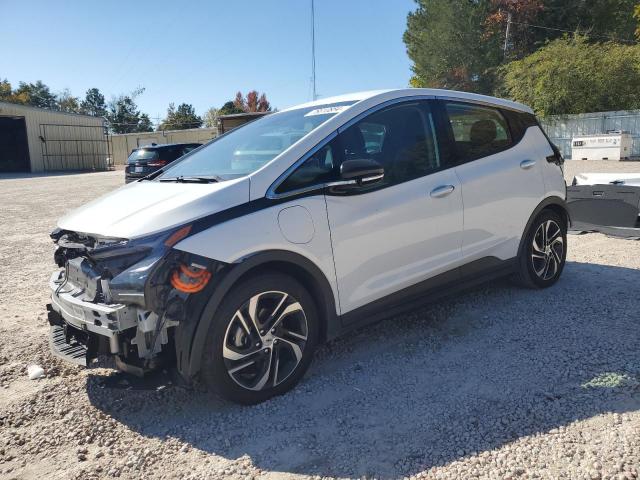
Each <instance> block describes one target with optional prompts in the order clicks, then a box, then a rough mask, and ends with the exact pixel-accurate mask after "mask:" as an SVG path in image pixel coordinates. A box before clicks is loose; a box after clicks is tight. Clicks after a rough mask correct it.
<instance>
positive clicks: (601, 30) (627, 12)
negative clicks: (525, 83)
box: [534, 0, 638, 47]
mask: <svg viewBox="0 0 640 480" xmlns="http://www.w3.org/2000/svg"><path fill="white" fill-rule="evenodd" d="M637 3H638V0H589V1H588V2H587V1H585V0H544V9H543V10H542V12H541V13H540V15H539V17H538V21H537V22H536V23H539V24H541V25H543V26H545V27H549V28H558V29H563V30H569V31H571V32H576V33H580V34H582V35H585V36H587V37H588V39H589V41H594V42H601V41H603V40H608V39H610V40H613V41H616V40H617V41H620V40H622V41H624V42H626V41H633V34H634V31H635V28H636V22H635V21H634V18H633V12H634V8H635V6H636V4H637ZM534 31H535V34H536V36H537V46H538V47H540V46H542V45H544V43H545V42H546V41H547V40H552V39H556V38H561V37H562V36H563V35H564V33H563V32H560V31H555V30H544V29H534Z"/></svg>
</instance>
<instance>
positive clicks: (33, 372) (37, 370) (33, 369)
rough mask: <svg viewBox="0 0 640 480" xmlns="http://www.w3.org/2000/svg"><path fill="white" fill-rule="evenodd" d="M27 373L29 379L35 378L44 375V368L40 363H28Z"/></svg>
mask: <svg viewBox="0 0 640 480" xmlns="http://www.w3.org/2000/svg"><path fill="white" fill-rule="evenodd" d="M27 375H29V380H37V379H38V378H42V377H44V368H42V367H41V366H40V365H29V366H28V367H27Z"/></svg>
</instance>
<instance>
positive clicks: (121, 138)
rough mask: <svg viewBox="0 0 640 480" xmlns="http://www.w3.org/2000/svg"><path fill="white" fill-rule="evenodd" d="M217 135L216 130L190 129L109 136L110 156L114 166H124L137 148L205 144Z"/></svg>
mask: <svg viewBox="0 0 640 480" xmlns="http://www.w3.org/2000/svg"><path fill="white" fill-rule="evenodd" d="M217 135H218V129H217V128H190V129H187V130H158V131H156V132H140V133H121V134H115V135H111V147H110V150H111V154H112V158H113V160H114V164H115V165H124V164H125V163H127V158H128V157H129V154H130V153H131V150H134V149H136V148H138V147H144V146H145V145H152V144H154V143H155V144H156V145H164V144H167V143H207V142H208V141H209V140H211V139H212V138H215V137H216V136H217Z"/></svg>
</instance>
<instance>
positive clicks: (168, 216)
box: [58, 177, 249, 239]
mask: <svg viewBox="0 0 640 480" xmlns="http://www.w3.org/2000/svg"><path fill="white" fill-rule="evenodd" d="M248 201H249V179H248V178H247V177H245V178H241V179H237V180H229V181H225V182H220V183H207V184H198V183H173V182H162V183H161V182H154V181H143V182H134V183H130V184H128V185H126V186H124V187H121V188H119V189H117V190H114V191H113V192H111V193H108V194H106V195H103V196H102V197H99V198H97V199H95V200H93V201H91V202H89V203H87V204H86V205H83V206H82V207H80V208H78V209H76V210H73V211H71V212H70V213H68V214H67V215H65V216H64V217H62V218H61V219H60V220H59V221H58V227H59V228H61V229H63V230H71V231H74V232H80V233H85V234H91V235H99V236H103V237H115V238H129V239H131V238H137V237H143V236H147V235H151V234H154V233H157V232H161V231H163V230H167V229H169V228H172V227H175V226H178V225H182V224H184V223H187V222H189V221H191V220H195V219H197V218H201V217H204V216H205V215H209V214H212V213H216V212H219V211H222V210H226V209H227V208H230V207H234V206H236V205H240V204H243V203H246V202H248Z"/></svg>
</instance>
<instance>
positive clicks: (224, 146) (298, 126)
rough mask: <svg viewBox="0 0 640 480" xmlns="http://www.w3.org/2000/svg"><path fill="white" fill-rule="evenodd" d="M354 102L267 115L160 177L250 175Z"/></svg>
mask: <svg viewBox="0 0 640 480" xmlns="http://www.w3.org/2000/svg"><path fill="white" fill-rule="evenodd" d="M354 103H355V102H341V103H333V104H330V105H320V106H314V107H309V108H299V109H295V110H291V111H288V112H280V113H273V114H270V115H266V116H264V117H262V118H260V119H258V120H254V121H253V122H251V123H248V124H246V125H244V126H242V127H239V128H238V129H236V130H232V131H231V132H229V133H228V134H226V135H225V136H223V137H221V138H219V139H218V140H215V141H214V142H212V143H211V144H209V145H207V146H206V147H204V148H202V149H201V150H199V151H197V152H195V153H193V154H192V155H190V156H189V157H187V158H185V159H184V160H182V161H180V162H178V163H177V164H176V165H174V166H172V167H170V168H168V169H167V170H166V171H165V172H164V173H163V174H162V175H161V176H160V177H158V180H160V181H162V180H163V179H164V180H168V179H175V178H180V177H201V178H202V177H214V178H215V179H217V180H230V179H233V178H238V177H243V176H245V175H249V174H250V173H253V172H255V171H256V170H258V169H259V168H260V167H262V166H263V165H265V164H266V163H268V162H270V161H271V160H273V159H274V158H275V157H276V156H278V155H279V154H280V153H282V152H283V151H284V150H286V149H287V148H289V147H290V146H291V145H293V144H294V143H296V142H297V141H298V140H300V139H301V138H302V137H304V136H305V135H307V134H308V133H309V132H311V131H312V130H314V129H316V128H318V127H319V126H320V125H322V124H323V123H324V122H326V121H327V120H329V119H330V118H331V117H333V116H334V115H336V114H338V113H340V112H341V111H343V110H345V109H346V108H348V107H349V106H350V105H353V104H354Z"/></svg>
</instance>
